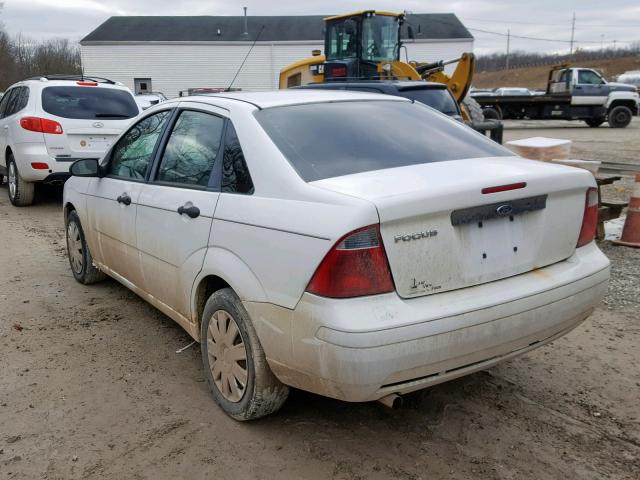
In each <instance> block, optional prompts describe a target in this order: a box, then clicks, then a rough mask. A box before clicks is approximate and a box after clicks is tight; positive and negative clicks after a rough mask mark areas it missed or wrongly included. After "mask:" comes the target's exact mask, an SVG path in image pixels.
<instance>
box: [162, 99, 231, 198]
mask: <svg viewBox="0 0 640 480" xmlns="http://www.w3.org/2000/svg"><path fill="white" fill-rule="evenodd" d="M223 126H224V120H223V119H222V118H221V117H218V116H216V115H212V114H209V113H204V112H196V111H192V110H185V111H183V112H182V113H180V116H179V117H178V120H177V121H176V123H175V126H174V127H173V131H172V132H171V136H170V137H169V141H168V142H167V146H166V148H165V150H164V153H163V155H162V160H161V161H160V167H159V168H158V174H157V176H156V180H158V181H160V182H170V183H180V184H184V185H193V186H200V187H206V186H207V185H208V184H209V177H210V176H211V170H212V168H213V165H214V163H215V161H216V157H217V155H218V150H219V149H220V139H221V138H222V128H223Z"/></svg>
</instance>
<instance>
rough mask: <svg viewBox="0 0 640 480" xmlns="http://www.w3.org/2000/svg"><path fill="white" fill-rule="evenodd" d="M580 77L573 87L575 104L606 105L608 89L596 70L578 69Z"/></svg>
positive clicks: (573, 102) (573, 101)
mask: <svg viewBox="0 0 640 480" xmlns="http://www.w3.org/2000/svg"><path fill="white" fill-rule="evenodd" d="M577 72H578V78H577V81H576V84H575V85H574V87H573V98H572V101H571V103H572V104H573V105H604V104H605V103H606V102H607V96H608V93H609V92H608V89H607V88H606V87H605V83H604V81H603V80H602V78H601V77H600V75H598V74H597V73H596V72H594V71H593V70H589V69H578V70H577Z"/></svg>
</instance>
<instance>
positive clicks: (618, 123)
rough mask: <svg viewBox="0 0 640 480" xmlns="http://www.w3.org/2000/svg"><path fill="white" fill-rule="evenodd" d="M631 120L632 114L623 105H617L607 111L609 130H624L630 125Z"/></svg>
mask: <svg viewBox="0 0 640 480" xmlns="http://www.w3.org/2000/svg"><path fill="white" fill-rule="evenodd" d="M632 118H633V112H631V109H630V108H629V107H625V106H624V105H618V106H617V107H613V108H612V109H611V110H609V116H608V121H609V126H610V127H611V128H625V127H626V126H627V125H629V124H630V123H631V119H632Z"/></svg>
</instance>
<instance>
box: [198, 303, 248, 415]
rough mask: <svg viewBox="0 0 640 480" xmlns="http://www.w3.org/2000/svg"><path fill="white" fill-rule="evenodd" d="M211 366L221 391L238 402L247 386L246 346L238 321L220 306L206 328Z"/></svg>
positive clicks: (223, 394) (214, 379) (227, 397)
mask: <svg viewBox="0 0 640 480" xmlns="http://www.w3.org/2000/svg"><path fill="white" fill-rule="evenodd" d="M207 353H208V354H209V367H210V368H211V375H212V377H213V381H214V383H215V385H216V388H217V389H218V391H219V392H220V393H221V394H222V396H223V397H224V398H225V399H226V400H228V401H229V402H234V403H236V402H239V401H240V400H241V399H242V397H243V395H244V392H245V390H246V388H247V350H246V347H245V344H244V340H243V339H242V335H241V334H240V330H239V329H238V325H237V323H236V321H235V320H234V318H233V316H231V315H230V314H229V313H228V312H226V311H225V310H217V311H216V312H214V314H213V315H212V317H211V320H210V321H209V328H208V329H207Z"/></svg>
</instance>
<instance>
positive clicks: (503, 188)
mask: <svg viewBox="0 0 640 480" xmlns="http://www.w3.org/2000/svg"><path fill="white" fill-rule="evenodd" d="M526 186H527V182H519V183H510V184H508V185H497V186H495V187H486V188H483V189H482V190H481V192H482V193H483V194H485V195H486V194H487V193H498V192H508V191H509V190H519V189H520V188H524V187H526Z"/></svg>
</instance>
